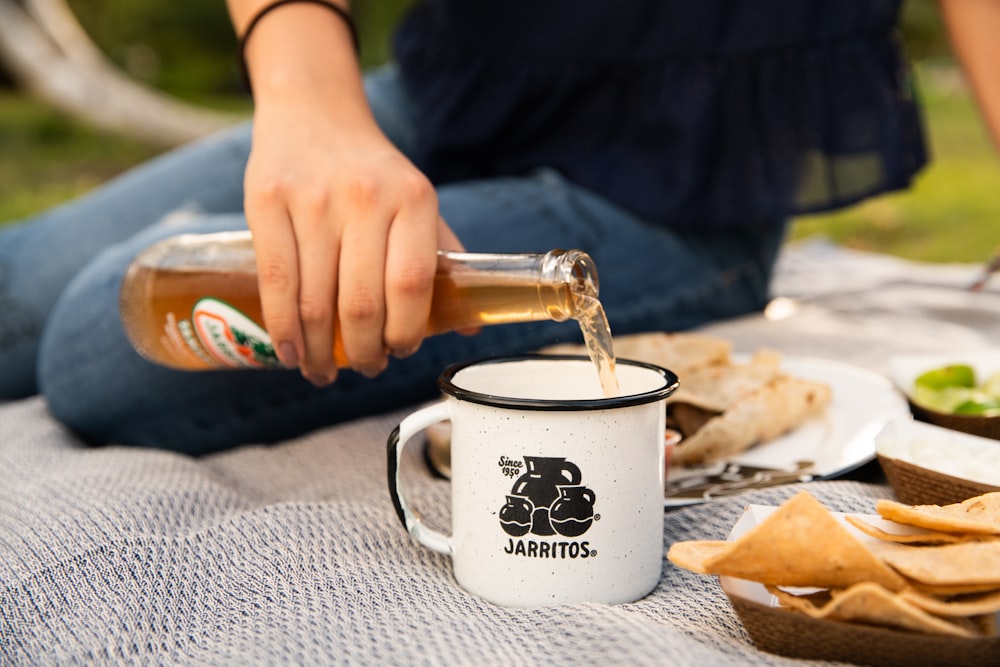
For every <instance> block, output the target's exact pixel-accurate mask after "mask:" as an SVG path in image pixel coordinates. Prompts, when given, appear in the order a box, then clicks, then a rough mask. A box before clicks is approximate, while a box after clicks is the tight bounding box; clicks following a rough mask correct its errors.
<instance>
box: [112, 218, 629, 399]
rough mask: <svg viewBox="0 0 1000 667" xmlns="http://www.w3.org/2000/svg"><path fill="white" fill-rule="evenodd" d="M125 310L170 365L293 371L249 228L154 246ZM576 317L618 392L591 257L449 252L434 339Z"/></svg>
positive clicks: (141, 348)
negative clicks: (260, 278)
mask: <svg viewBox="0 0 1000 667" xmlns="http://www.w3.org/2000/svg"><path fill="white" fill-rule="evenodd" d="M120 309H121V316H122V323H123V325H124V327H125V332H126V334H127V335H128V338H129V341H130V342H131V344H132V346H133V347H134V348H135V349H136V350H137V351H138V352H139V353H140V354H141V355H142V356H143V357H145V358H147V359H149V360H150V361H153V362H155V363H158V364H161V365H163V366H168V367H171V368H175V369H181V370H189V371H198V370H210V369H219V368H248V369H279V368H283V366H282V365H281V362H280V361H278V358H277V355H276V354H275V352H274V347H273V345H272V343H271V338H270V336H269V335H268V333H267V331H266V330H265V329H264V327H263V321H264V320H263V316H262V312H261V305H260V295H259V292H258V287H257V271H256V261H255V257H254V254H253V242H252V238H251V236H250V234H249V232H222V233H217V234H197V235H194V234H187V235H181V236H177V237H173V238H170V239H166V240H165V241H161V242H159V243H157V244H154V245H153V246H151V247H150V248H148V249H147V250H146V251H144V252H143V253H141V254H140V255H139V256H138V257H137V258H136V259H135V261H133V263H132V265H131V266H130V267H129V270H128V272H127V273H126V276H125V279H124V282H123V284H122V290H121V297H120ZM570 318H573V319H575V320H577V321H578V322H579V324H580V329H581V332H582V334H583V337H584V341H585V342H586V345H587V350H588V354H589V355H590V357H591V358H592V359H593V360H594V363H595V365H596V367H597V369H598V373H599V376H600V380H601V386H602V388H603V390H604V393H605V395H608V396H613V395H616V394H617V393H618V382H617V378H616V377H615V374H614V352H613V348H612V338H611V330H610V327H609V326H608V321H607V316H606V315H605V312H604V308H603V306H602V305H601V302H600V301H599V300H598V282H597V272H596V267H595V266H594V263H593V260H592V259H591V258H590V256H589V255H587V254H586V253H584V252H581V251H579V250H568V251H564V250H552V251H550V252H548V253H545V254H481V253H452V252H444V251H442V252H440V253H439V259H438V270H437V274H436V275H435V279H434V294H433V297H432V302H431V313H430V319H429V321H428V325H427V335H434V334H439V333H444V332H447V331H454V330H456V329H464V328H472V327H480V326H490V325H493V324H504V323H512V322H529V321H539V320H556V321H563V320H566V319H570ZM332 344H333V356H334V360H335V361H336V363H337V365H338V366H339V367H347V366H349V365H350V363H349V361H348V359H347V356H346V354H345V352H344V349H343V346H342V342H341V338H340V335H339V323H338V322H336V321H335V322H334V339H333V342H332Z"/></svg>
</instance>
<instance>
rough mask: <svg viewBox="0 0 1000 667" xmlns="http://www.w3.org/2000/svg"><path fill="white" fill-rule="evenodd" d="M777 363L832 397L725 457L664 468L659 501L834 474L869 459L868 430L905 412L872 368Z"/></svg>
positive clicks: (698, 498)
mask: <svg viewBox="0 0 1000 667" xmlns="http://www.w3.org/2000/svg"><path fill="white" fill-rule="evenodd" d="M781 368H782V370H783V371H785V372H786V373H788V374H790V375H795V376H798V377H802V378H808V379H814V380H819V381H821V382H826V383H827V384H828V385H830V388H831V389H832V391H833V395H832V398H831V401H830V405H829V406H828V407H827V409H826V410H825V411H824V412H823V413H822V414H820V415H818V416H816V417H814V418H812V419H810V420H809V421H807V422H805V423H804V424H802V425H801V426H799V427H798V428H797V429H795V430H794V431H791V432H790V433H787V434H785V435H783V436H781V437H780V438H777V439H775V440H772V441H770V442H767V443H764V444H761V445H757V446H755V447H752V448H750V449H749V450H747V451H746V452H743V453H742V454H739V455H738V456H734V457H732V458H730V459H727V460H725V461H720V462H717V463H712V464H708V465H704V466H685V467H678V466H674V467H672V468H670V470H669V472H668V475H667V488H666V494H665V498H664V505H665V506H666V507H681V506H684V505H692V504H696V503H701V502H705V501H707V500H711V499H712V498H717V497H721V496H731V495H735V494H739V493H743V492H745V491H749V490H752V489H759V488H764V487H769V486H777V485H780V484H791V483H795V482H802V481H809V480H814V479H831V478H834V477H839V476H841V475H844V474H846V473H848V472H850V471H852V470H854V469H856V468H858V467H859V466H862V465H864V464H865V463H868V462H869V461H871V460H872V459H874V458H875V436H876V435H877V434H878V433H879V431H881V430H882V428H883V427H884V426H885V425H886V424H887V423H888V422H889V421H891V420H892V419H896V418H899V417H907V416H909V414H910V409H909V407H908V406H907V404H906V400H905V399H904V398H903V396H902V395H901V394H900V392H899V391H897V390H896V388H895V387H894V386H893V384H892V382H890V381H889V379H888V378H886V377H884V376H882V375H879V374H878V373H874V372H872V371H869V370H865V369H863V368H858V367H857V366H851V365H849V364H844V363H841V362H837V361H830V360H828V359H819V358H812V357H785V358H783V359H782V361H781ZM683 382H684V378H681V383H683Z"/></svg>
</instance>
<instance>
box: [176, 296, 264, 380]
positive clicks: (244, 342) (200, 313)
mask: <svg viewBox="0 0 1000 667" xmlns="http://www.w3.org/2000/svg"><path fill="white" fill-rule="evenodd" d="M191 323H192V324H193V325H194V331H195V334H196V335H197V337H198V342H200V343H201V345H202V347H204V348H205V351H206V352H208V353H209V355H211V357H212V358H213V359H214V360H215V361H216V362H217V363H219V364H220V365H221V366H226V367H228V368H283V366H282V365H281V362H280V361H278V356H277V355H276V354H275V353H274V346H273V345H272V344H271V336H269V335H268V333H267V331H265V330H264V327H262V326H260V325H259V324H257V323H256V322H254V321H253V320H252V319H250V318H249V317H247V316H246V315H245V314H243V313H242V312H240V311H239V310H237V309H236V308H234V307H232V306H230V305H229V304H228V303H226V302H225V301H220V300H218V299H213V298H204V299H199V300H198V302H197V303H196V304H194V309H193V310H192V311H191Z"/></svg>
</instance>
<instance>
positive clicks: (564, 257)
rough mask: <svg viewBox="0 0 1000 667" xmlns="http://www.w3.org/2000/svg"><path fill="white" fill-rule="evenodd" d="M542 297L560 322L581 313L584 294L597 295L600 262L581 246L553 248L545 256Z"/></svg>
mask: <svg viewBox="0 0 1000 667" xmlns="http://www.w3.org/2000/svg"><path fill="white" fill-rule="evenodd" d="M538 277H539V281H538V282H539V284H538V298H539V300H540V301H541V303H542V305H543V306H544V307H545V308H546V310H547V311H548V312H549V316H550V317H551V318H552V319H553V320H556V321H557V322H562V321H563V320H567V319H570V318H572V317H576V316H577V315H578V310H579V305H580V301H579V300H580V297H581V296H588V297H592V298H593V299H597V296H598V290H599V284H598V281H597V266H596V265H595V264H594V260H593V259H591V257H590V255H588V254H587V253H585V252H583V251H581V250H559V249H557V250H551V251H549V252H547V253H546V254H545V255H543V256H542V257H541V260H540V270H539V275H538Z"/></svg>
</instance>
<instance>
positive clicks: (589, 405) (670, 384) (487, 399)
mask: <svg viewBox="0 0 1000 667" xmlns="http://www.w3.org/2000/svg"><path fill="white" fill-rule="evenodd" d="M519 361H581V362H586V363H587V364H592V363H593V362H592V361H591V360H590V357H586V356H583V355H573V354H522V355H518V356H511V357H496V358H488V359H478V360H473V361H463V362H459V363H455V364H452V365H450V366H448V367H447V368H445V370H444V372H443V373H441V376H440V377H439V378H438V381H437V386H438V389H440V390H441V391H442V392H444V393H445V394H447V395H449V396H453V397H454V398H457V399H459V400H462V401H469V402H470V403H478V404H480V405H489V406H492V407H496V408H509V409H516V410H525V409H527V410H540V411H545V410H548V411H579V410H611V409H614V408H624V407H629V406H634V405H643V404H646V403H655V402H657V401H660V400H663V399H664V398H666V397H668V396H670V394H672V393H674V392H675V391H676V390H677V387H678V386H679V381H678V379H677V375H676V374H675V373H674V372H673V371H670V370H667V369H666V368H663V367H661V366H657V365H655V364H650V363H647V362H644V361H636V360H634V359H618V360H616V363H617V365H618V366H635V367H638V368H646V369H649V370H651V371H654V372H655V373H657V374H659V375H660V377H662V378H663V385H662V386H660V387H657V388H656V389H652V390H650V391H644V392H641V393H638V394H627V395H624V396H612V397H610V398H594V399H566V400H557V399H540V398H518V397H514V396H497V395H495V394H485V393H482V392H478V391H473V390H471V389H466V388H464V387H460V386H459V385H457V384H455V376H456V375H457V374H458V373H459V372H460V371H462V370H463V369H465V368H469V367H470V366H484V365H489V364H509V363H514V362H519Z"/></svg>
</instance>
